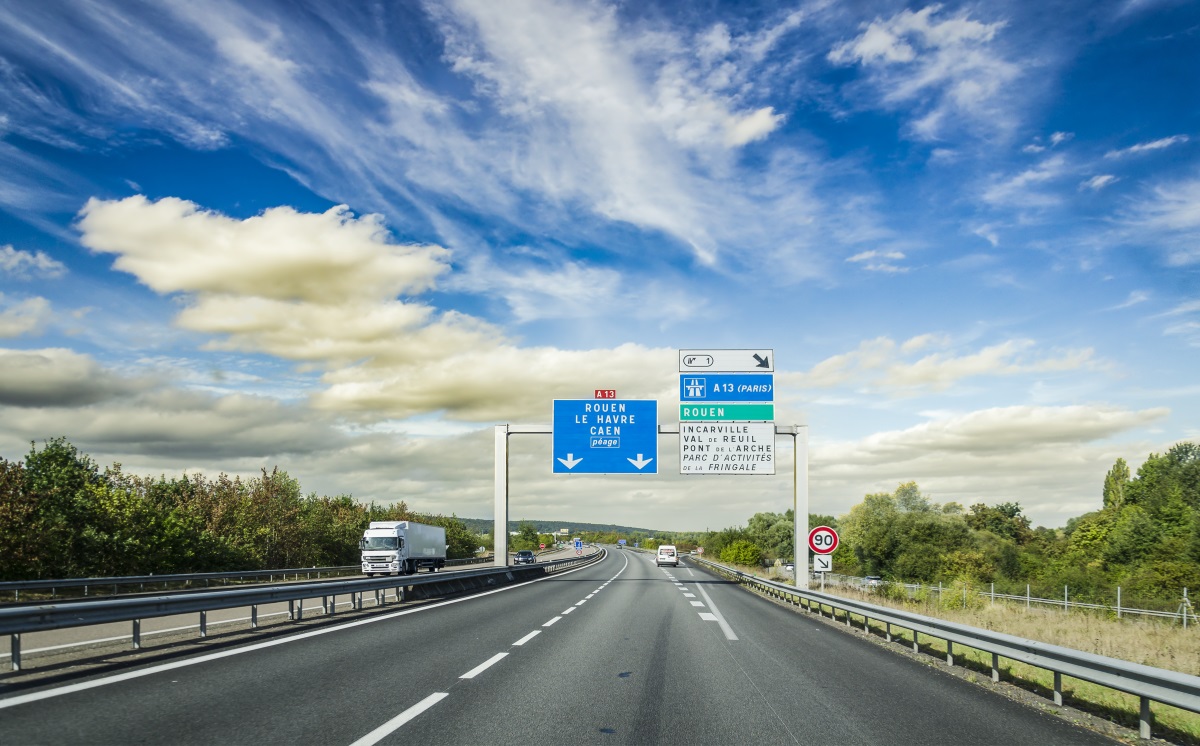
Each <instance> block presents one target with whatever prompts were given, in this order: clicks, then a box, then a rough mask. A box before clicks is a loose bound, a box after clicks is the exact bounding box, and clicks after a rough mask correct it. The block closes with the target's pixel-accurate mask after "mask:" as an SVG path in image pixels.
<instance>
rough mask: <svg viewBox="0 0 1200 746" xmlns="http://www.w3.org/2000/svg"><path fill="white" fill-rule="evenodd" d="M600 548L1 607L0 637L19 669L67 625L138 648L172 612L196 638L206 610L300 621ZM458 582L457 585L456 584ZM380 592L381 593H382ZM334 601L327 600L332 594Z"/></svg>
mask: <svg viewBox="0 0 1200 746" xmlns="http://www.w3.org/2000/svg"><path fill="white" fill-rule="evenodd" d="M604 556H605V551H604V550H603V549H601V550H600V551H599V552H596V553H593V554H588V555H585V556H583V557H570V558H565V559H562V560H553V561H550V562H541V563H537V564H534V565H524V566H522V567H519V568H518V567H492V568H487V569H482V570H466V571H461V572H455V573H427V574H424V575H397V576H385V577H382V578H355V579H352V580H344V581H340V582H332V583H331V582H324V583H300V584H296V583H290V584H287V585H268V586H254V587H244V588H235V589H229V590H214V591H200V592H197V593H188V594H172V595H165V596H151V597H138V598H109V599H104V600H95V601H84V602H75V603H69V604H44V605H40V606H22V607H9V608H0V635H8V636H9V637H10V640H11V647H12V670H14V671H19V670H21V635H22V634H25V633H30V632H42V631H49V630H55V629H64V628H68V627H86V626H90V625H94V624H110V623H113V622H132V623H133V648H134V649H135V650H137V649H140V648H141V620H143V619H151V618H154V617H162V616H173V615H177V614H189V613H196V612H199V614H200V636H201V637H207V634H208V631H207V613H208V612H209V611H215V610H218V609H232V608H240V607H249V608H250V626H251V628H253V629H257V628H258V607H259V605H260V604H267V603H280V602H283V601H287V602H288V619H290V620H292V621H299V620H301V619H303V615H304V607H303V604H299V605H297V604H296V601H303V600H304V599H306V598H317V597H320V598H321V599H322V604H321V605H322V607H323V608H324V609H326V610H327V613H328V614H329V615H332V614H333V613H334V611H333V610H334V609H335V608H336V606H337V604H336V600H337V597H338V596H345V595H349V596H350V597H351V605H352V607H353V608H354V609H355V610H356V611H361V610H362V608H363V595H364V594H366V593H374V594H375V603H376V605H377V606H382V605H384V604H385V602H386V591H389V590H393V589H394V590H395V591H396V597H397V598H398V599H399V600H400V601H403V600H405V594H406V591H405V589H408V588H413V589H416V588H420V587H422V586H432V585H438V584H446V585H449V586H451V587H452V588H453V589H454V590H458V591H466V590H470V588H469V586H470V585H471V584H472V582H474V583H486V582H487V581H489V580H491V581H493V582H494V580H495V578H496V576H507V578H508V579H512V580H517V579H523V578H524V577H525V576H527V575H537V574H549V573H552V572H556V571H558V570H560V569H562V568H564V567H568V566H572V565H582V564H586V563H588V562H594V561H597V560H599V559H602V558H603V557H604ZM455 586H457V587H455ZM381 593H384V595H383V596H382V597H381V595H380V594H381ZM331 597H332V599H333V601H334V603H332V604H331V603H327V601H326V599H329V598H331Z"/></svg>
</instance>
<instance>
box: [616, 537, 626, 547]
mask: <svg viewBox="0 0 1200 746" xmlns="http://www.w3.org/2000/svg"><path fill="white" fill-rule="evenodd" d="M617 543H618V544H620V545H621V546H625V540H624V539H617Z"/></svg>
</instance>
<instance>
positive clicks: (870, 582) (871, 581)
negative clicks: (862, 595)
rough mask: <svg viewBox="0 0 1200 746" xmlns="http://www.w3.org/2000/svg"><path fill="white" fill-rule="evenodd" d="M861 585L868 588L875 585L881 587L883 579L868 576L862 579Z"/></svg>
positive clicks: (876, 576)
mask: <svg viewBox="0 0 1200 746" xmlns="http://www.w3.org/2000/svg"><path fill="white" fill-rule="evenodd" d="M862 584H863V585H865V586H867V587H868V588H871V587H874V586H877V585H882V584H883V578H881V577H879V576H878V575H868V576H867V577H865V578H863V579H862Z"/></svg>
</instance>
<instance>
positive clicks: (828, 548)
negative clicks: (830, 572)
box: [808, 526, 838, 554]
mask: <svg viewBox="0 0 1200 746" xmlns="http://www.w3.org/2000/svg"><path fill="white" fill-rule="evenodd" d="M837 546H838V535H837V531H834V530H833V529H832V528H830V527H829V526H817V527H816V528H814V529H813V530H812V531H809V532H808V548H809V549H811V550H813V552H815V553H817V554H831V553H832V552H833V550H835V549H837Z"/></svg>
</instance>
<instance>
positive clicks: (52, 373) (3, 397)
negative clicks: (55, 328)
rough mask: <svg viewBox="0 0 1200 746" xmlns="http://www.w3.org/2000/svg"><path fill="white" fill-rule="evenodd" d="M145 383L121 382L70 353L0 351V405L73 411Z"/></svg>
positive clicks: (52, 350)
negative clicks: (69, 409) (70, 409)
mask: <svg viewBox="0 0 1200 746" xmlns="http://www.w3.org/2000/svg"><path fill="white" fill-rule="evenodd" d="M147 382H148V379H147V380H144V381H139V380H123V379H122V378H121V377H120V376H118V375H117V374H115V373H113V372H112V371H109V370H106V369H104V368H102V367H101V366H100V365H98V364H97V363H96V362H95V361H94V360H93V359H92V358H90V357H88V356H87V355H81V354H79V353H77V352H73V351H71V350H66V349H59V348H49V349H42V350H9V349H2V348H0V405H8V406H14V407H61V408H72V407H77V406H80V405H86V404H95V403H97V402H101V401H105V400H109V399H112V398H115V397H120V396H124V395H127V394H130V393H132V392H134V391H137V390H138V389H139V388H141V387H142V386H143V385H144V384H146V383H147Z"/></svg>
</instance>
